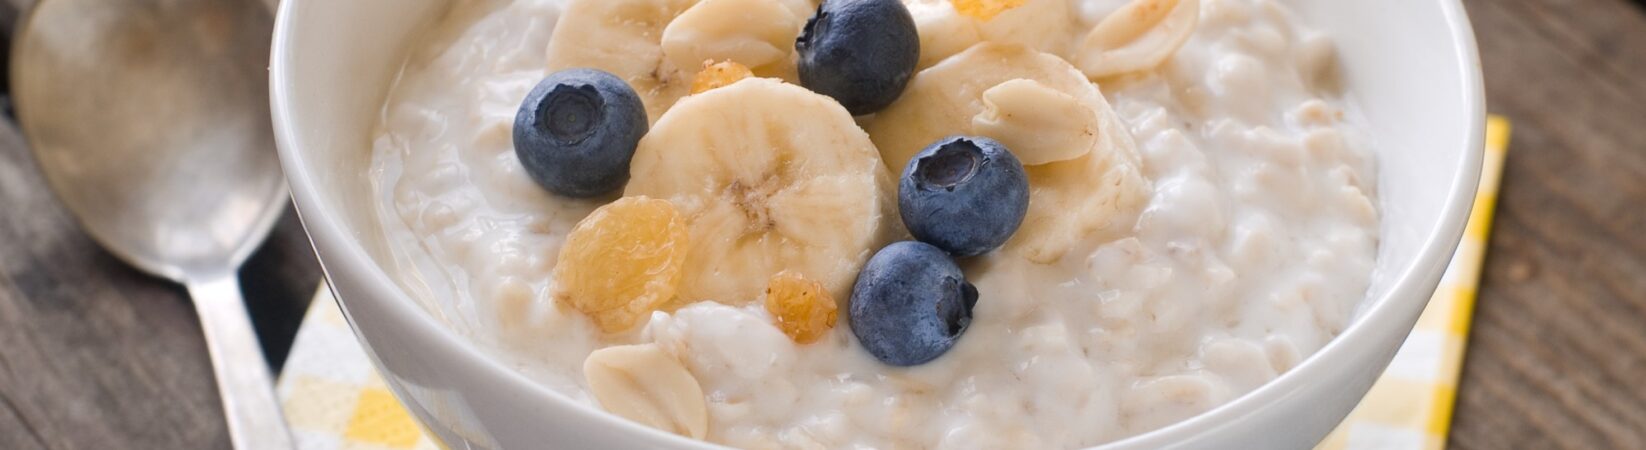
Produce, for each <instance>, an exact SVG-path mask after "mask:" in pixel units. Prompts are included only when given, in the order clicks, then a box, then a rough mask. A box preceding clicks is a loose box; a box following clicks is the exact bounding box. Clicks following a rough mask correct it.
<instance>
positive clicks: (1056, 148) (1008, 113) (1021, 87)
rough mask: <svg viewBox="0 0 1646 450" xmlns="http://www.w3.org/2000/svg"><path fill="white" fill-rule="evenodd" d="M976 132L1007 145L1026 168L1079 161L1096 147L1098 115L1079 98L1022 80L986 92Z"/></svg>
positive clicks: (974, 125)
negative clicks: (1076, 159)
mask: <svg viewBox="0 0 1646 450" xmlns="http://www.w3.org/2000/svg"><path fill="white" fill-rule="evenodd" d="M983 107H984V109H983V112H980V113H977V115H976V116H973V117H972V130H973V131H974V132H976V133H977V134H981V135H983V136H988V137H991V138H994V139H995V140H997V141H1000V143H1002V144H1006V148H1007V149H1010V150H1011V151H1012V154H1014V155H1016V156H1017V159H1018V161H1022V162H1023V165H1026V166H1036V165H1041V164H1046V163H1051V162H1058V161H1067V160H1071V159H1075V158H1079V157H1081V156H1082V155H1085V154H1086V153H1088V152H1091V150H1092V147H1093V146H1094V145H1096V144H1097V128H1098V124H1097V114H1096V113H1094V112H1092V110H1091V108H1089V107H1087V106H1086V105H1083V104H1081V103H1080V100H1078V99H1075V98H1074V96H1072V95H1069V94H1065V93H1063V92H1059V91H1058V90H1056V89H1052V88H1051V87H1050V86H1046V85H1045V84H1041V83H1040V82H1038V81H1034V80H1026V79H1022V78H1018V79H1015V80H1011V81H1007V82H1005V83H1000V84H998V85H995V87H992V88H989V90H987V91H983Z"/></svg>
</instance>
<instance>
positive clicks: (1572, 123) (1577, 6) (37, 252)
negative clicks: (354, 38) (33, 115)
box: [0, 0, 1646, 449]
mask: <svg viewBox="0 0 1646 450" xmlns="http://www.w3.org/2000/svg"><path fill="white" fill-rule="evenodd" d="M7 1H9V2H13V3H16V2H25V3H26V2H28V1H29V0H7ZM1317 1H1340V0H1317ZM1368 1H1370V0H1368ZM1466 3H1467V5H1468V6H1469V12H1470V15H1471V17H1473V19H1474V24H1475V30H1476V32H1477V33H1478V34H1479V37H1480V46H1481V53H1482V56H1483V59H1484V64H1485V67H1486V73H1487V75H1486V82H1487V90H1488V91H1489V96H1488V98H1489V101H1490V109H1491V110H1492V111H1493V112H1495V113H1498V114H1504V115H1507V116H1509V117H1510V118H1512V119H1513V120H1514V125H1515V129H1514V142H1513V144H1512V150H1511V152H1510V154H1509V160H1508V168H1507V171H1508V172H1507V174H1506V176H1505V182H1504V186H1503V192H1502V197H1501V199H1500V206H1499V208H1498V216H1497V224H1496V229H1495V230H1494V233H1493V236H1492V240H1491V248H1490V253H1489V254H1488V259H1487V263H1486V268H1485V281H1484V284H1483V286H1482V288H1481V290H1480V300H1479V307H1478V312H1477V313H1476V324H1475V328H1474V333H1473V335H1472V336H1471V344H1470V347H1469V352H1468V359H1467V361H1466V363H1465V366H1464V375H1463V377H1464V380H1463V383H1462V387H1461V390H1460V392H1459V397H1458V398H1459V402H1458V405H1457V417H1456V423H1455V424H1454V429H1453V434H1452V439H1451V444H1452V445H1454V446H1455V447H1457V448H1479V449H1499V448H1555V447H1561V448H1646V8H1643V7H1642V6H1641V5H1640V4H1638V3H1631V2H1629V1H1627V0H1469V1H1467V2H1466ZM3 16H4V14H0V19H3V18H4V17H3ZM1391 32H1398V30H1391ZM0 72H3V71H0ZM242 275H243V276H245V277H246V279H245V289H246V291H247V292H246V293H247V297H249V301H250V303H251V305H252V313H253V315H254V316H256V320H257V323H258V325H259V329H258V331H259V334H260V336H261V337H262V338H263V340H264V342H265V343H267V344H268V347H269V349H268V350H269V352H268V353H269V357H270V359H271V361H272V362H273V363H274V364H275V366H278V365H279V362H280V361H281V360H282V359H283V357H284V353H285V351H286V346H287V345H289V342H290V339H291V336H292V334H293V333H294V332H295V330H296V326H297V324H298V321H299V320H300V317H301V313H302V310H303V308H304V306H305V305H306V303H307V301H308V298H309V295H310V294H312V293H313V291H314V288H315V286H316V285H317V282H318V279H319V278H318V277H319V272H318V268H317V266H316V265H315V263H314V261H313V260H312V256H311V255H310V253H309V249H308V244H307V242H306V240H305V238H304V237H303V232H302V230H301V228H300V227H298V225H297V224H296V221H295V220H293V219H292V218H291V216H290V215H288V216H287V218H286V219H285V220H283V221H282V222H281V223H280V225H279V227H278V229H276V230H275V232H274V235H273V238H272V240H271V241H270V242H269V243H268V244H267V245H265V246H264V248H263V249H262V250H261V251H260V252H259V253H258V254H257V256H255V257H254V258H253V259H252V261H251V263H250V265H249V266H248V267H247V268H246V269H245V270H244V271H242ZM192 311H193V310H192V309H191V307H190V305H189V303H188V300H187V298H186V296H185V293H184V292H183V290H182V289H180V288H178V287H176V286H173V285H170V284H167V283H165V282H162V281H159V280H155V279H152V278H148V277H146V276H144V275H142V274H140V273H138V272H136V271H134V270H132V269H129V268H127V267H126V266H125V265H123V264H121V263H120V262H119V261H117V260H115V259H113V258H112V257H110V256H109V255H108V254H107V253H104V252H103V251H101V250H99V249H98V248H97V246H96V245H94V244H93V243H92V242H91V241H90V240H88V239H87V238H86V237H84V236H83V235H82V234H81V233H80V232H79V231H78V230H77V229H76V228H75V226H74V224H73V221H72V220H71V219H70V218H69V216H68V215H67V214H66V213H65V211H63V209H62V208H61V207H59V206H58V204H57V203H56V202H55V201H54V200H53V198H52V197H51V194H50V193H49V192H48V191H47V189H46V187H45V185H44V183H43V182H42V181H41V179H40V177H39V176H38V175H37V174H36V173H35V169H34V165H33V161H32V160H31V159H30V156H29V155H28V153H27V151H26V150H25V147H24V145H23V142H22V141H21V139H20V138H19V136H18V134H17V131H16V129H15V128H14V127H12V126H10V125H9V124H0V449H34V448H52V449H106V448H142V449H149V448H156V449H159V448H168V449H169V448H178V449H184V448H187V449H193V448H226V447H227V446H228V439H227V435H226V434H225V429H224V428H223V422H222V419H221V416H220V414H221V412H220V410H219V407H218V405H217V398H216V393H215V387H214V385H213V383H212V377H211V371H210V368H209V367H210V366H209V365H208V361H207V360H206V356H205V355H206V354H205V349H204V346H203V343H202V341H201V340H200V329H199V325H198V324H197V323H196V322H195V318H194V314H193V312H192Z"/></svg>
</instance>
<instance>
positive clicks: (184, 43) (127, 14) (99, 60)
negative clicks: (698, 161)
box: [11, 0, 291, 449]
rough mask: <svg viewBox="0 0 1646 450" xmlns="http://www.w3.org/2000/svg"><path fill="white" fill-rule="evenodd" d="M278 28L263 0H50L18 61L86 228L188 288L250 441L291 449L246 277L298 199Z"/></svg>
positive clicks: (23, 105)
mask: <svg viewBox="0 0 1646 450" xmlns="http://www.w3.org/2000/svg"><path fill="white" fill-rule="evenodd" d="M272 22H273V20H272V18H271V15H270V14H269V11H268V10H267V9H266V8H265V5H263V4H261V3H258V2H252V1H241V0H45V1H42V2H40V3H39V4H37V5H36V6H35V8H34V10H33V11H32V12H31V13H30V15H29V17H28V18H27V19H25V23H24V25H23V27H22V29H21V31H20V32H19V33H18V36H19V37H18V38H17V40H16V44H15V46H14V48H13V58H15V59H13V61H12V64H11V67H12V74H11V76H12V88H13V89H12V92H13V93H14V95H15V98H16V108H17V113H18V119H19V121H20V122H21V124H22V128H23V132H24V134H26V135H27V137H28V139H29V143H30V146H31V147H33V149H34V154H35V158H36V159H37V160H39V162H40V167H41V169H43V170H44V171H45V175H46V179H47V180H48V181H49V182H50V183H51V186H52V189H53V190H55V191H56V192H57V195H58V197H59V198H61V199H62V200H63V202H64V203H66V204H68V207H69V209H70V210H71V211H73V213H74V215H75V216H76V217H77V218H78V219H79V221H80V224H81V226H82V227H83V228H85V230H86V231H87V232H88V233H90V234H91V236H92V238H93V239H96V240H97V241H98V242H99V243H101V244H102V245H103V246H104V247H106V248H107V249H108V250H109V251H110V252H111V253H113V254H114V255H115V256H118V257H120V258H121V259H123V260H125V261H126V262H127V263H130V264H131V265H133V266H136V267H137V268H138V269H142V270H144V271H147V272H149V273H152V274H154V275H157V276H160V277H164V278H167V279H170V280H173V281H176V282H179V283H182V284H184V285H187V286H188V290H189V295H190V296H191V297H193V298H194V303H195V308H196V309H197V310H198V312H199V314H200V326H201V328H202V329H203V330H204V333H205V336H206V344H207V345H206V347H207V349H208V350H209V351H210V353H211V358H212V366H213V367H212V368H213V371H214V372H215V375H216V378H217V385H218V388H219V391H220V393H221V396H222V399H223V412H224V413H225V415H226V416H227V420H228V426H229V436H230V439H231V440H232V441H233V443H234V446H235V448H239V449H253V448H266V449H288V448H291V435H290V433H289V432H288V431H287V430H286V426H285V422H284V420H283V417H282V416H281V414H280V409H279V404H278V403H277V402H276V401H275V397H274V392H273V390H272V389H271V386H272V384H271V383H270V379H271V377H270V376H269V369H268V365H267V364H266V363H265V362H264V359H263V352H262V351H261V350H260V347H259V346H258V343H257V335H256V334H255V333H254V332H253V330H252V325H251V321H250V320H249V318H248V316H247V315H246V307H245V304H244V303H243V302H242V300H241V297H240V283H239V280H238V279H237V278H236V275H235V272H236V269H237V268H238V267H239V266H240V264H241V263H242V262H244V261H245V259H246V258H247V257H248V256H249V255H250V254H251V253H252V251H253V250H255V249H256V248H257V246H258V244H259V243H261V242H262V241H263V239H264V238H265V237H267V236H268V233H269V229H270V228H271V227H272V226H273V224H274V221H275V219H276V218H277V217H279V215H280V213H281V212H282V211H283V210H284V207H285V205H286V195H287V193H286V185H285V180H284V178H283V177H282V176H281V172H280V168H279V161H278V160H277V159H276V155H275V149H274V137H273V132H272V130H271V125H270V120H269V105H268V70H267V69H266V68H267V67H268V63H267V61H268V55H269V39H270V35H271V30H272V28H273V23H272Z"/></svg>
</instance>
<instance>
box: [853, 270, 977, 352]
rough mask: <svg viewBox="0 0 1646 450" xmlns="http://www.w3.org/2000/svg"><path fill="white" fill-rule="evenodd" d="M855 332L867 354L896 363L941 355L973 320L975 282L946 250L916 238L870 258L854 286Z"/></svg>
mask: <svg viewBox="0 0 1646 450" xmlns="http://www.w3.org/2000/svg"><path fill="white" fill-rule="evenodd" d="M851 302H852V303H851V307H850V314H851V327H852V333H853V334H856V335H857V341H858V342H859V343H861V344H862V345H863V348H864V349H867V350H868V351H869V354H871V355H874V357H875V359H879V360H880V362H883V363H886V364H891V365H894V366H913V365H917V364H923V363H925V362H927V361H931V360H933V359H936V358H937V357H938V356H942V355H943V353H944V352H947V351H949V348H951V347H954V343H955V340H956V339H959V338H960V335H961V334H962V333H965V332H966V327H967V326H969V325H971V322H972V306H974V305H976V304H977V288H974V287H972V285H971V283H967V282H966V276H965V274H963V273H961V272H960V267H959V266H956V265H955V263H954V259H952V258H950V257H949V255H948V254H947V253H944V252H943V250H940V249H938V248H937V247H933V246H931V245H927V244H924V243H920V242H915V241H903V242H898V243H894V244H892V245H888V246H886V248H883V249H880V252H878V253H875V255H874V257H873V258H869V263H868V264H866V265H864V266H863V271H862V272H859V273H858V274H857V283H856V284H855V285H853V286H852V299H851Z"/></svg>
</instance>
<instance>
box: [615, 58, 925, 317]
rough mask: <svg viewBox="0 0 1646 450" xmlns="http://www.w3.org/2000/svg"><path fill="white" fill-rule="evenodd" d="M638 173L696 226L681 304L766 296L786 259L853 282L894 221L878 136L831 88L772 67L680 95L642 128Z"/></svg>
mask: <svg viewBox="0 0 1646 450" xmlns="http://www.w3.org/2000/svg"><path fill="white" fill-rule="evenodd" d="M632 173H633V178H632V179H631V181H630V182H629V185H628V188H627V189H626V191H625V192H626V193H627V194H628V195H647V196H651V197H654V198H661V199H667V200H669V201H670V202H671V203H673V204H674V205H675V206H676V207H678V208H680V212H681V214H682V216H683V217H685V219H686V224H687V227H688V228H689V229H690V234H691V245H692V249H691V251H690V252H688V254H687V264H686V272H685V275H684V278H683V279H682V282H681V285H680V299H681V303H679V304H682V305H683V304H689V303H690V302H696V301H702V300H715V301H719V302H722V303H727V304H734V305H735V304H744V303H747V302H750V301H755V300H758V299H759V298H760V295H761V293H762V292H764V290H765V288H766V279H767V278H768V277H770V276H772V274H775V273H778V272H781V271H784V270H793V271H795V272H798V273H803V274H806V276H807V277H808V278H811V279H814V280H816V281H817V282H818V283H821V284H822V285H823V287H824V288H826V289H827V290H828V291H829V292H831V293H836V295H840V293H846V292H850V287H851V282H852V278H853V277H854V276H856V274H857V271H858V269H859V268H861V267H862V266H863V262H864V261H865V260H867V259H868V257H869V254H870V253H872V252H873V251H874V249H875V248H878V247H879V245H881V244H882V243H884V242H886V241H887V236H888V235H889V234H890V233H891V230H895V223H892V222H891V221H893V220H896V219H894V217H895V213H894V212H893V211H894V209H893V208H895V205H894V204H892V203H891V202H892V201H893V200H892V197H891V195H890V194H891V189H892V187H891V186H892V184H891V177H890V175H889V174H888V173H887V172H886V169H885V166H883V165H881V163H880V157H879V153H878V152H877V151H875V149H874V145H873V144H872V143H871V142H870V141H869V137H868V135H866V134H864V133H863V130H862V129H860V128H858V127H857V124H856V122H854V121H853V119H852V117H851V115H850V114H848V113H847V112H846V110H845V109H844V108H841V107H840V105H839V104H838V103H835V102H834V101H833V100H830V99H829V98H828V97H824V96H821V95H818V94H815V93H812V92H811V91H807V90H806V89H805V88H801V87H799V86H795V85H792V84H786V83H783V82H781V81H777V80H773V79H769V78H745V79H743V80H741V81H738V82H735V83H732V84H731V85H729V86H726V87H722V88H719V89H714V90H711V91H708V92H704V93H702V94H697V95H693V96H690V97H687V98H685V99H683V100H681V101H680V104H678V105H675V107H674V108H673V109H670V110H669V112H668V113H667V114H664V115H663V117H662V118H661V119H658V121H657V124H656V126H653V127H652V130H651V132H650V133H648V134H646V137H645V138H644V139H641V141H640V148H639V150H637V151H636V153H635V158H634V164H633V170H632ZM836 300H839V301H844V298H837V299H836Z"/></svg>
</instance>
